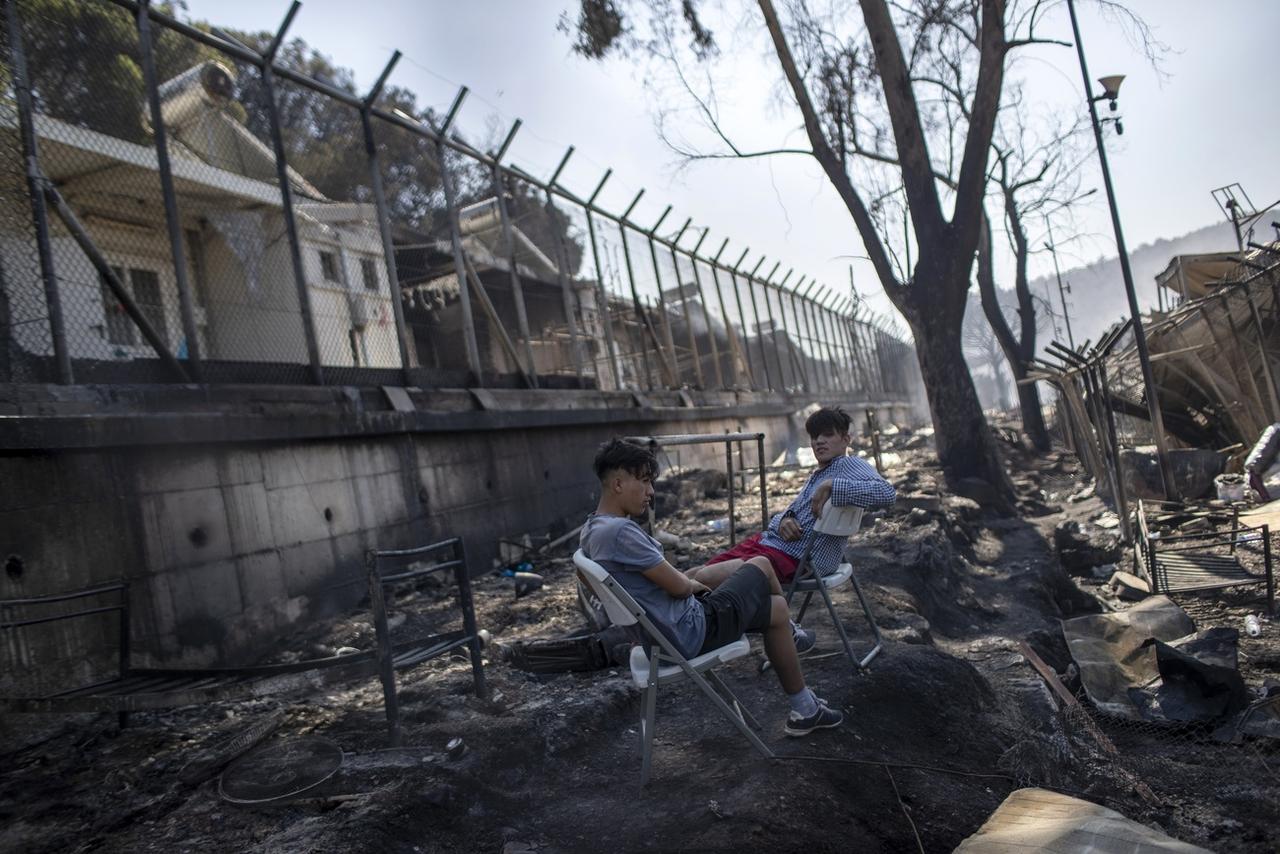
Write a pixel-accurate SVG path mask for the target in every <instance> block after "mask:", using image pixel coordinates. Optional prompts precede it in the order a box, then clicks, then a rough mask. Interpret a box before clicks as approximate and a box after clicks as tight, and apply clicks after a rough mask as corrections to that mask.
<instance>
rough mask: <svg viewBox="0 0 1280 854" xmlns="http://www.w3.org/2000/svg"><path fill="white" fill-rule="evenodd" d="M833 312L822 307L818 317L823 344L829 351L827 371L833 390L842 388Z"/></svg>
mask: <svg viewBox="0 0 1280 854" xmlns="http://www.w3.org/2000/svg"><path fill="white" fill-rule="evenodd" d="M832 315H833V312H832V311H831V309H830V308H828V307H826V306H825V305H824V306H822V313H821V314H820V315H819V316H818V317H819V320H820V324H819V325H820V328H821V330H822V333H821V334H822V344H823V346H824V347H825V348H826V350H827V371H828V373H829V374H830V375H831V384H832V388H840V383H839V379H838V373H839V371H838V368H839V363H840V357H839V355H838V353H837V351H836V346H835V330H834V328H833V326H832Z"/></svg>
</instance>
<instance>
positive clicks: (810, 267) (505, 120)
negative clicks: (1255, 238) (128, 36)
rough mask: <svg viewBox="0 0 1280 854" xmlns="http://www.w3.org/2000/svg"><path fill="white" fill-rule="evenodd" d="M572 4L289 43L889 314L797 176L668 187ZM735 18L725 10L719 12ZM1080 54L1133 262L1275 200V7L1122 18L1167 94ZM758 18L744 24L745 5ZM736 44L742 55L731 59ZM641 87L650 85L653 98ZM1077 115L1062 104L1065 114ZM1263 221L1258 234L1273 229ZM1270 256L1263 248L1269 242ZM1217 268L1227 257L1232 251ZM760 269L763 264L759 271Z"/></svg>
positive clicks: (759, 87)
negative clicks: (510, 137) (567, 159)
mask: <svg viewBox="0 0 1280 854" xmlns="http://www.w3.org/2000/svg"><path fill="white" fill-rule="evenodd" d="M573 5H574V4H572V3H571V2H569V0H471V2H465V3H460V2H455V0H362V2H360V3H354V4H353V3H351V2H349V0H342V2H338V0H306V2H304V4H303V6H302V9H301V11H300V12H299V14H298V16H297V17H296V18H295V20H294V23H293V26H292V28H291V30H290V34H291V35H293V36H300V37H302V38H304V39H305V40H306V41H307V42H308V43H309V44H310V45H311V46H313V47H315V48H316V49H318V50H320V51H321V52H323V53H326V54H328V55H329V56H331V57H332V58H333V59H334V61H335V62H336V63H337V64H339V65H342V66H346V67H348V68H351V69H353V70H354V71H355V73H356V79H357V81H358V84H359V85H360V86H368V85H370V84H371V83H372V81H373V80H374V79H375V78H376V76H377V74H378V73H379V71H380V70H381V69H382V67H383V65H384V64H385V62H386V61H387V59H388V58H389V56H390V54H391V51H392V50H393V49H396V48H398V49H399V50H401V51H402V52H403V53H404V55H405V58H404V59H402V60H401V62H400V64H399V66H398V67H397V69H396V71H395V73H394V74H393V76H392V81H393V82H394V83H396V84H399V85H402V86H405V87H407V88H410V89H413V90H414V91H416V92H417V93H418V95H419V102H420V103H422V104H429V105H433V106H437V107H444V106H447V104H448V103H449V101H450V100H451V99H452V96H453V93H454V92H455V91H456V89H457V87H458V86H459V85H466V86H468V87H469V88H470V89H471V91H472V93H473V95H472V97H471V98H470V100H469V101H468V103H467V105H466V107H465V108H464V110H463V114H462V117H461V126H462V127H463V128H464V129H465V130H467V131H468V132H470V133H471V134H472V135H473V136H475V137H478V138H481V139H483V138H485V137H486V132H488V134H489V135H492V133H493V130H492V124H493V123H494V121H495V117H496V121H497V122H498V123H500V124H502V125H503V126H506V125H509V124H510V122H511V121H513V120H514V119H515V118H517V117H518V118H521V119H523V120H524V126H523V129H522V130H521V131H520V134H519V135H518V137H517V140H516V143H515V144H514V146H513V148H512V151H511V155H510V157H509V158H508V162H514V163H516V164H518V165H520V166H522V167H523V168H525V169H527V170H529V171H531V172H533V173H534V174H538V175H542V176H546V175H548V174H549V173H550V172H551V171H552V169H553V168H554V166H555V164H556V162H557V161H558V159H559V157H560V155H561V154H562V153H563V152H564V150H565V148H567V147H568V146H569V145H573V146H575V147H576V149H577V153H576V154H575V155H574V159H573V161H572V164H571V168H570V169H569V170H568V171H567V172H566V174H565V177H564V178H563V179H562V183H564V184H565V185H566V186H568V187H570V188H571V189H574V190H576V191H582V192H583V193H584V194H585V193H587V192H588V191H589V190H590V189H591V187H593V186H594V184H595V183H596V182H597V181H598V180H599V178H600V176H601V175H602V174H603V172H604V169H605V168H606V167H612V168H613V170H614V177H613V178H612V179H611V180H610V183H609V186H608V188H607V190H606V192H605V193H604V194H603V195H602V197H601V201H602V202H603V203H604V204H605V205H606V206H607V207H609V208H610V209H613V210H617V211H620V210H621V209H622V208H624V207H625V206H626V204H627V203H628V202H629V201H630V199H631V197H632V196H634V194H635V193H636V192H637V191H638V190H639V189H640V188H641V187H644V188H646V189H647V191H648V192H647V193H646V195H645V201H643V202H642V203H641V205H640V206H639V207H638V208H637V211H636V213H635V215H634V218H635V219H636V220H637V221H639V222H652V221H653V220H654V219H656V218H657V215H658V214H659V213H661V211H662V208H663V207H665V206H666V205H667V204H671V205H674V207H675V210H674V211H673V213H672V217H671V220H670V221H672V222H676V223H682V222H683V221H684V219H685V218H686V217H692V218H693V221H694V223H695V225H700V226H707V227H709V228H710V229H711V239H709V241H708V244H707V245H711V246H718V245H719V243H720V241H721V240H723V239H724V237H730V238H732V241H731V244H730V249H729V251H728V252H727V253H726V257H736V256H737V254H739V253H740V252H741V251H742V249H744V248H746V247H747V246H750V247H751V249H752V253H753V257H754V256H755V255H756V254H757V253H767V254H768V255H769V257H770V258H771V259H774V260H781V261H782V262H783V269H786V268H787V267H790V266H795V267H796V268H797V275H800V274H807V275H810V276H817V277H818V278H819V280H821V281H824V282H826V283H828V284H829V285H831V286H832V287H833V288H840V289H845V288H847V287H848V266H849V264H851V263H852V264H853V265H854V273H855V282H856V285H857V287H858V290H859V291H860V292H861V293H862V294H863V295H864V296H867V297H871V298H872V300H871V301H872V305H873V306H874V307H876V308H877V309H879V310H881V311H885V312H888V311H890V309H889V306H888V302H887V300H886V299H885V298H884V297H883V294H882V293H881V292H880V289H879V286H878V284H877V283H876V281H875V279H874V276H873V274H872V271H871V268H870V266H869V264H867V263H866V262H865V261H861V260H858V259H856V258H853V257H851V256H857V255H861V254H863V253H862V249H861V244H860V241H859V240H858V238H857V235H856V233H855V231H854V228H853V225H852V222H851V221H850V219H849V216H848V214H847V213H846V212H845V210H844V208H843V207H842V206H841V205H840V202H839V200H838V198H837V197H836V195H835V193H834V191H833V190H831V189H830V187H829V185H828V184H827V183H826V181H825V179H824V177H823V176H822V174H821V172H820V170H819V169H818V167H817V165H816V164H815V163H814V162H813V161H812V160H811V158H806V157H796V156H790V157H775V158H765V159H760V160H752V161H736V160H735V161H706V162H700V163H697V164H693V165H692V166H690V167H689V168H686V169H683V170H679V169H677V168H676V165H677V158H676V157H675V156H674V155H673V153H672V152H671V150H670V149H668V148H667V147H666V146H665V145H664V144H663V143H662V142H661V140H660V139H659V137H658V134H657V132H656V129H655V121H654V117H655V113H656V107H657V105H658V103H659V102H664V101H666V100H667V99H668V98H671V97H674V96H673V95H670V94H669V90H665V89H663V88H662V87H657V88H655V86H654V85H653V84H652V71H650V72H649V73H648V74H647V73H646V70H645V69H644V68H643V67H641V65H640V64H638V63H635V62H631V61H627V60H624V59H614V60H611V61H609V62H606V63H593V62H587V61H585V60H582V59H579V58H577V57H575V56H574V55H572V53H571V52H570V49H569V38H568V37H567V36H566V35H564V34H562V33H559V32H557V31H556V22H557V20H558V18H559V17H560V14H561V12H562V11H564V10H566V9H570V8H571V7H572V6H573ZM723 5H725V6H727V7H730V8H736V7H735V6H734V5H733V3H732V2H726V3H725V4H723ZM288 6H289V3H288V2H287V0H188V11H189V15H190V16H191V17H193V18H198V19H205V20H209V21H211V22H213V23H216V24H221V25H223V26H231V27H235V28H237V29H248V30H274V29H275V28H276V27H277V26H278V25H279V22H280V21H281V19H282V18H283V16H284V14H285V12H286V11H287V9H288ZM1079 6H1080V9H1081V28H1082V38H1083V41H1084V44H1085V49H1086V54H1087V58H1088V62H1089V69H1090V72H1091V73H1092V74H1093V76H1094V77H1099V76H1102V75H1104V74H1114V73H1124V74H1126V75H1128V77H1127V79H1126V80H1125V82H1124V86H1123V89H1122V91H1121V98H1120V112H1119V115H1121V116H1123V118H1124V126H1125V134H1124V136H1123V137H1122V138H1121V139H1119V140H1117V139H1116V138H1115V137H1114V135H1109V136H1108V144H1109V152H1110V154H1111V169H1112V174H1113V176H1114V179H1115V182H1116V191H1117V196H1118V199H1119V206H1120V211H1121V217H1122V220H1123V225H1124V229H1125V236H1126V239H1127V241H1128V243H1129V246H1130V248H1131V249H1132V248H1135V247H1137V246H1138V245H1140V244H1143V243H1148V242H1150V241H1152V240H1155V239H1158V238H1162V237H1176V236H1179V235H1181V234H1184V233H1186V232H1188V231H1192V230H1194V229H1196V228H1199V227H1201V226H1204V225H1208V224H1210V223H1213V222H1217V221H1220V220H1221V219H1222V215H1221V213H1220V212H1219V210H1218V208H1217V206H1216V205H1215V203H1214V201H1213V199H1212V198H1211V196H1210V191H1211V190H1213V189H1214V188H1216V187H1219V186H1222V185H1224V184H1230V183H1233V182H1239V183H1240V184H1241V185H1243V187H1244V189H1245V191H1246V192H1247V193H1248V194H1249V196H1250V197H1251V198H1252V201H1253V202H1254V204H1255V205H1257V206H1258V207H1260V208H1261V207H1264V206H1266V205H1268V204H1271V203H1272V202H1275V201H1276V200H1277V199H1280V167H1278V166H1277V160H1278V157H1280V155H1278V154H1277V149H1276V145H1277V142H1278V141H1280V111H1277V110H1276V109H1275V108H1274V102H1275V98H1274V93H1275V91H1276V85H1277V84H1276V82H1275V81H1276V74H1277V72H1278V71H1280V64H1277V62H1276V60H1275V56H1276V54H1275V50H1274V48H1275V43H1276V42H1275V40H1276V36H1277V34H1280V0H1221V2H1217V3H1208V2H1204V0H1133V2H1131V3H1130V7H1131V8H1133V9H1134V10H1135V11H1137V12H1138V13H1140V14H1141V15H1142V16H1143V17H1144V18H1145V19H1146V20H1147V21H1148V23H1150V24H1151V25H1152V27H1153V28H1154V30H1155V34H1156V36H1157V37H1158V38H1159V39H1160V40H1161V41H1162V42H1164V43H1166V44H1167V45H1168V46H1169V51H1168V52H1165V53H1163V54H1162V56H1161V62H1162V65H1163V71H1164V73H1165V75H1167V76H1166V77H1165V78H1164V79H1161V77H1160V75H1158V74H1157V73H1156V72H1155V71H1153V70H1152V69H1151V67H1150V66H1149V65H1148V64H1146V63H1145V61H1144V60H1143V59H1142V58H1141V56H1140V55H1139V54H1138V53H1137V52H1136V51H1135V49H1134V48H1133V46H1132V45H1131V44H1130V43H1129V40H1128V39H1126V38H1125V37H1124V36H1123V35H1122V34H1121V33H1120V32H1119V30H1118V28H1117V27H1116V26H1115V24H1114V22H1111V21H1108V20H1104V19H1103V18H1101V17H1099V16H1098V15H1097V14H1095V13H1094V11H1093V10H1092V8H1091V6H1092V4H1090V3H1089V0H1080V3H1079ZM743 7H744V9H745V10H746V12H747V13H751V11H752V10H753V9H754V4H749V3H744V4H743ZM1040 32H1041V34H1042V35H1044V36H1046V37H1053V38H1058V39H1062V40H1064V41H1070V40H1071V33H1070V25H1069V23H1068V20H1067V18H1066V15H1065V12H1060V13H1058V14H1054V15H1051V16H1050V17H1049V18H1048V19H1046V21H1045V24H1044V26H1043V28H1042V29H1041V31H1040ZM717 35H718V37H720V39H721V42H722V49H723V50H724V52H725V53H726V54H728V55H730V56H732V59H731V60H724V61H722V63H721V64H720V65H719V66H718V68H717V87H718V89H717V91H718V95H719V97H720V99H721V100H720V103H721V109H722V114H724V115H727V116H731V117H732V122H733V125H732V126H733V127H734V128H735V130H736V131H737V132H739V133H741V134H742V137H743V140H744V142H746V143H748V144H752V145H758V146H760V147H771V146H774V145H778V144H783V143H787V144H791V145H796V144H802V143H803V142H804V139H803V135H802V134H801V132H800V131H799V119H798V114H797V113H796V112H795V110H794V109H793V108H792V107H791V105H790V104H789V103H787V102H785V101H783V100H782V99H780V98H778V97H777V95H778V90H777V88H776V78H775V76H774V71H775V65H774V64H772V63H770V62H769V56H768V54H767V53H766V52H765V51H764V49H763V42H762V41H760V40H758V39H754V38H752V37H751V36H750V33H749V32H748V31H747V29H744V30H737V31H735V30H733V29H732V28H730V30H729V31H727V32H726V31H725V30H723V29H722V30H720V31H719V32H718V33H717ZM735 38H736V39H739V40H735ZM1024 56H1026V57H1027V58H1026V59H1024V60H1022V64H1021V65H1020V69H1021V71H1020V72H1019V73H1022V74H1025V75H1026V77H1027V80H1028V83H1027V85H1028V92H1029V95H1030V96H1031V97H1033V98H1040V99H1044V100H1046V101H1052V102H1054V103H1060V104H1061V105H1062V107H1061V109H1063V110H1071V109H1074V108H1076V107H1077V105H1078V109H1080V110H1081V111H1084V110H1085V106H1084V103H1083V100H1079V99H1080V92H1081V83H1080V71H1079V66H1078V65H1077V62H1076V58H1075V52H1074V50H1073V49H1069V48H1065V47H1037V48H1035V49H1034V53H1033V54H1030V55H1027V54H1024ZM647 78H648V79H649V81H650V82H649V83H648V84H647V83H646V79H647ZM1073 96H1074V97H1073ZM1095 163H1096V160H1091V161H1090V162H1089V164H1088V166H1089V168H1090V169H1091V170H1093V171H1092V174H1091V175H1090V176H1089V178H1088V179H1087V181H1088V183H1087V184H1086V186H1095V185H1096V186H1098V188H1099V192H1098V193H1097V194H1096V195H1095V196H1094V197H1093V200H1092V205H1091V207H1090V208H1089V209H1087V210H1085V211H1083V212H1082V213H1081V214H1080V215H1079V217H1078V224H1079V227H1078V231H1079V232H1080V233H1081V234H1080V236H1078V237H1076V239H1074V240H1073V239H1072V235H1070V234H1061V233H1059V234H1056V235H1055V236H1056V238H1057V241H1058V243H1059V244H1060V245H1062V246H1063V255H1064V264H1068V265H1070V261H1071V259H1070V258H1068V257H1066V256H1068V255H1073V256H1074V258H1075V261H1076V262H1077V263H1084V262H1087V261H1092V260H1095V259H1096V258H1098V257H1100V256H1102V255H1112V254H1114V243H1113V241H1112V238H1111V229H1110V221H1109V217H1108V214H1107V210H1106V206H1105V202H1104V201H1103V199H1102V192H1101V182H1100V180H1099V179H1098V178H1097V172H1096V167H1095ZM1272 218H1273V217H1267V221H1269V220H1270V219H1272ZM1264 233H1265V235H1266V236H1271V235H1272V232H1271V230H1270V229H1267V230H1266V231H1265V232H1264ZM1223 248H1224V249H1230V248H1234V247H1230V246H1224V247H1223ZM770 265H772V261H770ZM1050 270H1051V265H1050V259H1049V258H1048V257H1047V254H1045V255H1044V256H1043V257H1041V256H1037V257H1035V258H1033V259H1032V262H1031V273H1032V275H1036V274H1040V273H1047V272H1049V271H1050Z"/></svg>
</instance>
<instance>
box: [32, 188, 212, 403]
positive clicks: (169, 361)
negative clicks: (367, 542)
mask: <svg viewBox="0 0 1280 854" xmlns="http://www.w3.org/2000/svg"><path fill="white" fill-rule="evenodd" d="M44 192H45V194H46V195H47V197H48V201H49V202H51V203H52V204H53V210H54V213H56V214H57V215H58V218H59V219H61V220H62V224H63V225H64V226H66V228H67V231H68V232H70V233H71V239H72V240H74V241H75V242H76V244H77V245H78V246H79V247H80V249H81V250H82V251H83V252H84V254H85V256H86V257H87V258H88V259H89V263H90V264H92V265H93V266H94V269H96V270H97V271H98V275H99V276H101V277H102V280H103V281H104V282H106V283H107V287H108V288H110V289H111V292H112V293H113V294H114V295H115V298H116V299H118V300H120V305H122V306H123V307H124V310H125V312H126V313H127V314H128V315H129V317H130V318H131V319H132V320H133V322H134V323H135V324H136V325H137V327H138V331H139V332H141V333H142V337H143V338H145V339H146V340H147V343H148V344H150V345H151V346H152V348H153V349H154V350H155V351H156V356H158V357H159V359H160V361H162V362H164V363H165V364H166V365H168V366H169V367H170V368H171V369H172V370H173V372H174V375H175V376H177V377H178V381H179V382H184V383H189V382H191V375H190V374H188V373H187V369H186V366H184V365H183V364H182V363H181V362H179V361H178V360H177V359H176V358H174V356H173V354H172V353H170V352H169V344H168V342H167V341H165V340H164V339H163V338H161V337H160V333H158V332H157V331H156V329H155V327H154V326H152V325H151V321H149V320H147V316H146V315H145V314H143V312H142V309H141V308H139V307H138V303H137V302H136V301H134V299H133V295H132V294H130V293H129V291H128V289H126V288H125V286H124V283H123V282H121V281H120V277H119V276H117V275H116V273H115V270H112V269H111V263H110V262H109V261H107V259H106V258H105V257H103V255H102V252H100V251H99V250H98V247H97V245H95V244H94V242H93V238H92V237H91V236H90V235H89V232H88V231H86V230H85V227H84V226H83V225H81V224H80V220H78V219H76V215H75V213H74V212H73V211H72V210H71V206H70V205H68V204H67V202H66V200H65V199H63V198H62V194H61V193H59V192H58V189H57V187H54V186H53V184H45V186H44Z"/></svg>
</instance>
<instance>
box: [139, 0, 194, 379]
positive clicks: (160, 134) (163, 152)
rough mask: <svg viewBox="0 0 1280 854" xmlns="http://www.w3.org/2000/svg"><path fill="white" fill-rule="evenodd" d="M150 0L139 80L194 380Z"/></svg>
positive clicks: (143, 12) (142, 21) (187, 291)
mask: <svg viewBox="0 0 1280 854" xmlns="http://www.w3.org/2000/svg"><path fill="white" fill-rule="evenodd" d="M150 2H151V0H141V2H140V3H139V4H138V15H137V18H136V23H137V26H138V45H139V52H140V54H141V57H142V79H143V84H144V86H145V87H146V90H147V104H148V106H149V107H150V110H151V131H152V133H153V134H154V142H155V150H156V164H157V167H158V169H159V171H160V195H161V196H163V197H164V220H165V225H166V226H167V228H168V232H169V251H170V253H171V254H172V256H173V279H174V283H175V284H176V285H177V288H178V313H179V315H180V316H181V318H182V334H183V336H185V337H186V339H187V361H188V363H189V367H190V369H191V376H192V377H193V378H194V379H195V381H196V382H198V383H202V382H204V364H203V362H202V361H201V359H200V335H199V331H198V330H197V329H196V316H195V311H194V310H193V309H192V306H191V283H190V282H189V281H188V280H187V261H186V252H184V251H183V247H182V219H181V217H180V215H179V213H178V197H177V193H176V192H175V191H174V188H173V168H172V165H171V164H170V163H169V139H168V134H167V131H166V129H165V126H164V116H163V114H162V113H161V110H160V91H159V88H158V86H159V84H158V82H157V80H156V63H155V56H154V52H153V49H152V45H151V21H150V18H149V15H148V12H149V8H148V7H149V6H150Z"/></svg>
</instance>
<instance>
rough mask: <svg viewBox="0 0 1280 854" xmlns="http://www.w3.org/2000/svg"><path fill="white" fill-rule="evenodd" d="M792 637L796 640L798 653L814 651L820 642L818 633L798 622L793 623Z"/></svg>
mask: <svg viewBox="0 0 1280 854" xmlns="http://www.w3.org/2000/svg"><path fill="white" fill-rule="evenodd" d="M791 639H792V640H793V641H795V642H796V655H804V654H805V653H806V652H812V651H813V648H814V647H815V646H816V645H817V643H818V636H817V635H816V634H814V633H813V632H811V631H809V630H808V629H806V628H805V627H803V626H801V625H799V624H797V623H792V624H791Z"/></svg>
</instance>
